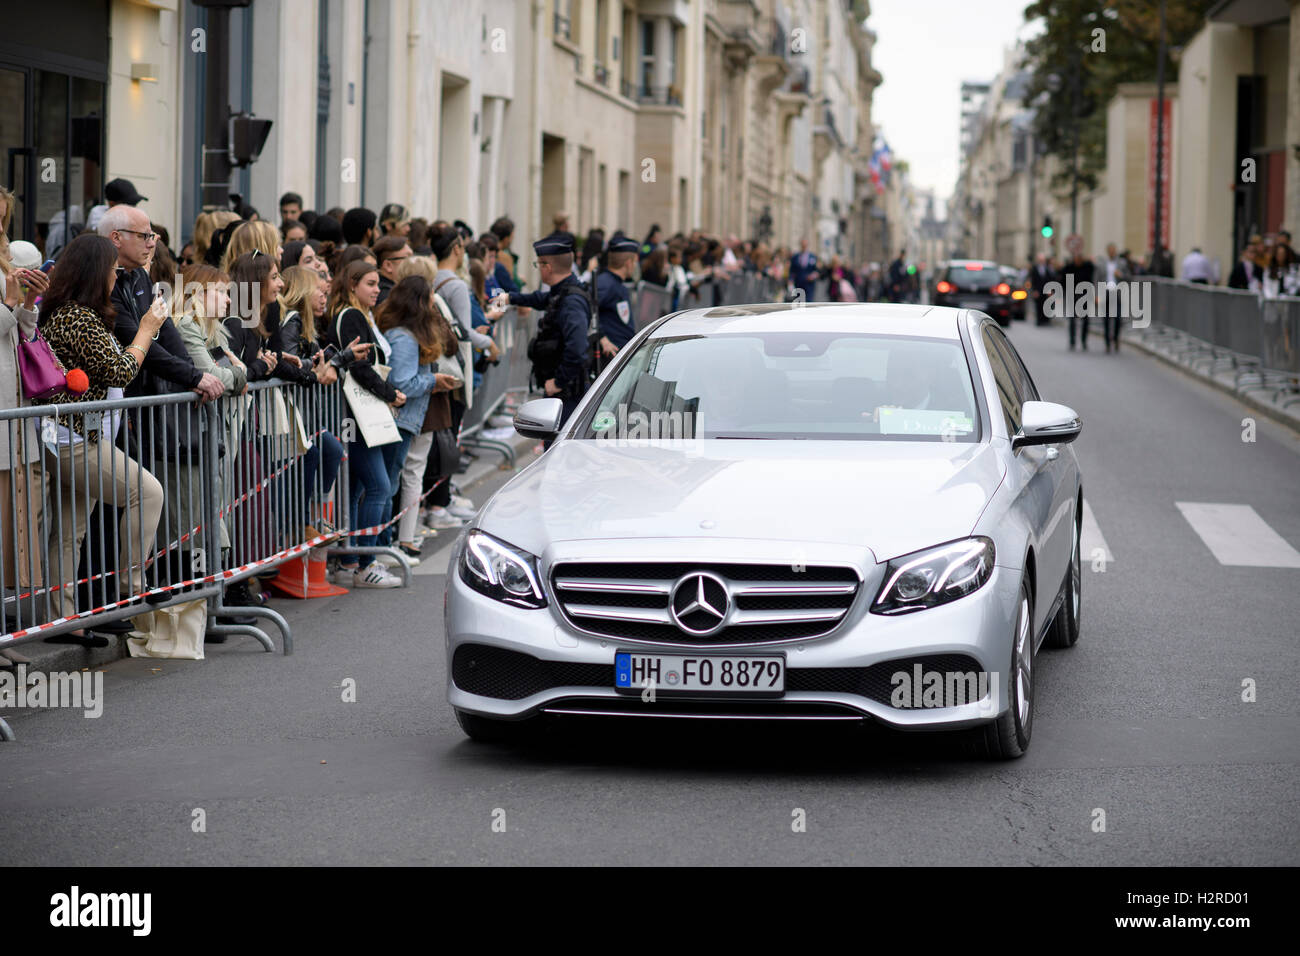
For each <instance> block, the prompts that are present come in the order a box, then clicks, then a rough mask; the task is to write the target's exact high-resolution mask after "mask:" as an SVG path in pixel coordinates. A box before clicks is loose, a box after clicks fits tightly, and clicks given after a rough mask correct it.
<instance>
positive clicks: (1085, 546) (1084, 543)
mask: <svg viewBox="0 0 1300 956" xmlns="http://www.w3.org/2000/svg"><path fill="white" fill-rule="evenodd" d="M1098 549H1100V550H1101V551H1102V552H1104V553H1103V555H1102V559H1103V560H1104V561H1105V562H1106V564H1108V565H1110V564H1114V563H1115V555H1113V554H1111V553H1110V548H1109V547H1107V546H1106V538H1105V537H1104V536H1103V535H1102V533H1101V526H1100V525H1099V524H1097V516H1096V515H1094V514H1093V513H1092V505H1090V504H1088V499H1087V498H1084V499H1083V527H1082V528H1080V529H1079V557H1080V559H1081V560H1082V561H1083V563H1084V564H1088V563H1090V562H1091V561H1093V560H1094V559H1095V558H1096V557H1097V550H1098Z"/></svg>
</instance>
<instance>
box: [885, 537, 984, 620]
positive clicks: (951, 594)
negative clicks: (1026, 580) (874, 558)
mask: <svg viewBox="0 0 1300 956" xmlns="http://www.w3.org/2000/svg"><path fill="white" fill-rule="evenodd" d="M993 557H994V555H993V542H992V540H990V539H989V538H985V537H975V538H965V539H963V540H961V541H954V542H952V543H951V544H941V545H939V546H938V547H937V548H926V549H925V550H924V551H914V552H913V553H911V554H905V555H903V556H902V557H901V558H894V559H893V560H892V561H890V562H889V564H888V566H886V568H885V584H884V586H883V587H882V588H881V589H880V594H879V595H877V596H876V600H875V603H873V604H872V605H871V611H872V613H873V614H906V613H908V612H909V611H920V610H923V609H925V608H927V607H934V606H935V605H937V604H947V603H948V602H949V601H955V600H957V598H959V597H965V596H966V595H967V594H970V593H971V592H972V591H975V590H978V589H979V588H981V587H983V586H984V582H985V581H987V580H988V579H989V577H990V576H991V575H992V574H993Z"/></svg>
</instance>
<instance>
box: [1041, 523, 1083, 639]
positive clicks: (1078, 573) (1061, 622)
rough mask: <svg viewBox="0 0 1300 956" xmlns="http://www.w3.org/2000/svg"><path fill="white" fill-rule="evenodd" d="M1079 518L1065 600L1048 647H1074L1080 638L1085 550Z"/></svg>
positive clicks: (1066, 579) (1050, 631) (1048, 634)
mask: <svg viewBox="0 0 1300 956" xmlns="http://www.w3.org/2000/svg"><path fill="white" fill-rule="evenodd" d="M1079 539H1080V530H1079V519H1078V518H1077V517H1076V518H1075V521H1074V550H1073V551H1072V552H1071V554H1070V568H1069V570H1067V571H1066V572H1065V600H1064V601H1062V602H1061V609H1060V610H1059V611H1057V612H1056V618H1055V619H1054V620H1053V621H1052V627H1051V630H1049V631H1048V632H1047V639H1046V640H1045V641H1043V643H1044V644H1045V645H1047V646H1048V647H1074V645H1075V644H1076V643H1077V642H1078V640H1079V623H1080V621H1081V619H1082V616H1083V601H1082V600H1080V597H1081V595H1082V592H1083V551H1082V545H1081V544H1080V540H1079Z"/></svg>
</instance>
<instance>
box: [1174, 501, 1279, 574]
mask: <svg viewBox="0 0 1300 956" xmlns="http://www.w3.org/2000/svg"><path fill="white" fill-rule="evenodd" d="M1174 504H1176V505H1177V506H1178V510H1179V511H1181V512H1182V513H1183V517H1184V518H1186V519H1187V523H1188V524H1190V525H1191V526H1192V530H1193V531H1195V532H1196V533H1197V534H1198V535H1200V536H1201V540H1202V541H1204V542H1205V546H1206V547H1207V548H1209V549H1210V553H1211V554H1213V555H1214V556H1215V557H1216V558H1218V559H1219V563H1220V564H1225V565H1235V566H1238V567H1247V568H1300V551H1297V550H1296V549H1295V548H1293V547H1291V545H1290V544H1288V543H1287V541H1286V540H1285V539H1284V538H1283V537H1282V536H1281V535H1279V534H1278V533H1277V532H1276V531H1274V530H1273V529H1272V528H1270V527H1269V526H1268V524H1267V522H1265V521H1264V519H1263V518H1261V517H1260V516H1259V515H1258V514H1257V513H1256V512H1255V509H1254V508H1252V507H1251V506H1250V505H1222V504H1208V503H1204V502H1197V501H1176V502H1174Z"/></svg>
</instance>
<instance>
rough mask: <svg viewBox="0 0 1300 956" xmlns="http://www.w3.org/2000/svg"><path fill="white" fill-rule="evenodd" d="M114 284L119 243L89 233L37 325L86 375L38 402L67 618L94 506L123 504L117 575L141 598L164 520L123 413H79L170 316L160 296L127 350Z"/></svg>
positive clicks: (117, 386)
mask: <svg viewBox="0 0 1300 956" xmlns="http://www.w3.org/2000/svg"><path fill="white" fill-rule="evenodd" d="M116 281H117V249H116V247H115V246H114V245H113V243H111V242H109V241H108V240H107V239H105V238H104V237H103V236H97V235H93V234H91V233H84V232H83V233H82V234H81V235H79V236H77V237H76V238H75V239H73V240H72V242H70V243H69V244H68V245H67V247H65V248H64V250H63V254H62V255H61V256H60V257H59V264H58V267H57V268H56V269H55V270H54V273H53V274H52V275H51V277H50V287H49V291H48V292H47V293H46V294H45V297H44V298H43V299H42V300H41V313H40V314H41V317H40V329H41V333H42V334H43V335H44V336H45V340H46V341H47V342H49V344H50V348H51V349H53V350H54V354H55V355H56V356H57V357H58V359H59V361H60V362H61V363H62V364H63V367H64V368H65V369H81V370H82V371H83V372H85V374H86V377H87V379H88V380H89V387H87V388H86V390H85V391H83V392H80V393H74V392H63V393H61V394H59V395H57V396H55V397H54V398H53V399H50V400H48V401H46V402H41V403H37V404H55V405H57V406H58V417H57V420H56V421H55V422H54V423H53V429H52V435H51V440H50V441H49V444H48V445H47V448H46V458H47V461H46V465H45V468H46V474H47V477H48V480H49V481H51V482H57V484H58V487H57V488H56V489H52V491H53V494H54V500H55V501H56V502H57V504H56V507H57V509H58V510H57V511H56V512H55V514H54V516H53V517H51V518H50V519H48V526H49V530H50V536H49V542H48V552H47V553H48V555H49V559H48V564H47V575H48V578H49V579H52V580H55V581H59V582H63V586H62V587H60V588H59V590H58V591H57V597H56V600H57V601H58V602H60V604H61V605H62V612H63V615H64V616H71V615H73V614H76V612H77V608H76V600H75V595H76V588H75V587H74V586H73V580H74V579H75V578H76V573H77V556H78V554H79V553H80V551H81V544H82V541H83V539H84V538H85V536H86V527H87V520H88V518H87V516H88V514H89V512H90V511H91V506H92V505H93V504H94V503H95V502H96V501H101V500H102V501H104V502H105V503H106V504H108V505H111V506H113V507H118V508H124V509H125V510H124V511H123V512H122V519H121V524H120V527H119V528H118V536H117V540H118V542H119V546H120V551H119V554H118V571H119V573H122V572H125V573H126V575H127V576H128V578H129V581H130V584H129V587H130V588H131V590H130V592H129V593H131V594H135V595H140V594H142V593H143V592H144V589H145V583H144V567H145V565H146V563H147V562H148V560H149V557H150V556H151V555H152V553H153V548H154V535H155V533H156V532H157V529H158V521H159V519H160V518H161V516H162V509H163V490H162V485H161V484H159V482H158V479H157V478H155V477H154V476H153V475H152V474H150V473H149V472H148V471H146V470H145V469H144V468H143V467H142V466H141V465H140V464H139V463H137V462H136V461H134V460H132V459H131V458H129V457H128V456H127V455H126V453H125V452H123V451H122V450H121V449H119V448H117V447H116V446H115V445H114V438H115V437H116V434H117V430H118V428H119V427H120V426H121V425H122V424H123V422H122V421H121V419H122V418H124V417H125V416H124V415H122V414H120V413H117V412H105V413H104V414H103V415H82V414H78V413H76V412H75V411H74V409H75V408H76V407H77V406H78V405H79V404H81V403H83V402H97V401H103V400H106V399H108V400H113V399H120V398H121V397H122V394H123V389H125V388H126V386H127V385H129V384H130V383H131V381H132V380H133V379H134V378H135V377H136V375H137V374H138V373H139V371H140V366H142V365H143V364H144V360H145V356H146V355H148V353H149V347H150V346H151V345H152V344H153V340H154V337H155V336H156V335H157V334H158V331H159V329H161V328H162V326H163V322H165V321H166V320H167V306H166V303H165V302H164V301H163V300H162V299H161V298H158V299H155V300H154V304H153V306H152V307H151V308H150V309H149V310H148V311H146V312H145V314H144V315H143V316H142V317H141V319H140V327H139V329H138V331H137V332H136V335H135V338H134V339H133V340H132V342H131V344H130V345H128V346H127V347H126V348H125V349H123V348H122V347H121V345H120V344H119V343H118V341H117V339H116V338H115V337H114V336H113V332H112V329H113V326H114V324H115V322H116V319H117V310H116V309H114V307H113V304H112V302H111V300H110V295H111V293H112V290H113V286H114V284H115V283H116ZM61 532H62V538H61V539H60V537H59V535H60V533H61ZM133 544H134V547H133V546H132V545H133ZM123 590H126V589H125V588H123ZM46 640H48V641H52V642H57V643H72V642H81V643H84V644H86V645H87V646H104V645H106V644H107V643H108V642H107V640H106V639H105V638H88V637H85V636H84V635H83V634H82V633H79V632H76V631H74V632H72V633H71V634H70V635H64V636H56V637H53V638H46Z"/></svg>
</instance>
